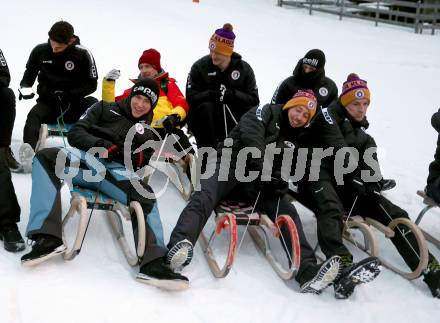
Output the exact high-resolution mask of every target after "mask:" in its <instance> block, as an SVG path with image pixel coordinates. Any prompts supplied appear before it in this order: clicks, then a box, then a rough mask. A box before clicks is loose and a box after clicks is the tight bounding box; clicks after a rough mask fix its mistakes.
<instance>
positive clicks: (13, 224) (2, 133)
mask: <svg viewBox="0 0 440 323" xmlns="http://www.w3.org/2000/svg"><path fill="white" fill-rule="evenodd" d="M10 80H11V77H10V75H9V69H8V65H7V64H6V59H5V57H4V56H3V53H2V51H1V50H0V183H1V185H0V240H3V244H4V247H5V249H6V250H7V251H11V252H16V251H21V250H24V247H25V246H24V241H23V238H22V237H21V234H20V232H19V231H18V227H17V222H19V221H20V206H19V204H18V201H17V196H16V195H15V190H14V185H13V184H12V180H11V172H10V170H9V168H15V169H17V168H18V167H19V166H20V165H18V164H17V163H16V161H15V159H14V157H13V156H12V153H11V148H10V145H11V135H12V128H13V127H14V120H15V95H14V92H12V90H11V89H10V88H9V87H8V86H9V82H10ZM13 164H15V166H14V165H13Z"/></svg>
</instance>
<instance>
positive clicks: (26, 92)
mask: <svg viewBox="0 0 440 323" xmlns="http://www.w3.org/2000/svg"><path fill="white" fill-rule="evenodd" d="M34 96H35V93H34V91H33V90H32V88H31V87H21V88H19V89H18V99H19V100H22V99H23V100H29V99H32V98H33V97H34Z"/></svg>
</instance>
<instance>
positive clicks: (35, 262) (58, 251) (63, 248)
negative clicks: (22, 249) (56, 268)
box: [21, 245, 67, 267]
mask: <svg viewBox="0 0 440 323" xmlns="http://www.w3.org/2000/svg"><path fill="white" fill-rule="evenodd" d="M66 250H67V247H66V246H65V245H61V246H59V247H57V248H56V249H55V250H53V251H52V252H51V253H48V254H47V255H44V256H41V257H39V258H35V259H29V260H24V261H23V260H22V261H21V265H22V266H23V267H34V266H36V265H38V264H41V263H42V262H45V261H46V260H48V259H50V258H53V257H55V256H56V255H60V254H63V253H64V252H66Z"/></svg>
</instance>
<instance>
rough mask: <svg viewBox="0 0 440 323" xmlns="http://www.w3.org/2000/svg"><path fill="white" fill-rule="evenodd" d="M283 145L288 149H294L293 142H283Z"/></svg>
mask: <svg viewBox="0 0 440 323" xmlns="http://www.w3.org/2000/svg"><path fill="white" fill-rule="evenodd" d="M284 144H285V145H286V146H287V147H289V148H292V149H294V148H295V145H294V144H293V142H291V141H288V140H284Z"/></svg>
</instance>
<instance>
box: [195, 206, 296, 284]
mask: <svg viewBox="0 0 440 323" xmlns="http://www.w3.org/2000/svg"><path fill="white" fill-rule="evenodd" d="M215 213H216V217H215V229H214V230H213V232H212V233H211V235H210V236H209V238H207V237H206V235H205V234H204V233H203V231H202V232H201V234H200V237H199V241H200V244H201V246H202V249H203V253H204V254H205V256H206V259H207V261H208V265H209V267H210V268H211V271H212V273H213V274H214V276H215V277H217V278H223V277H226V275H227V274H228V273H229V271H230V270H231V268H232V265H233V263H234V260H235V256H236V254H237V226H238V225H245V226H246V227H248V230H249V233H250V235H251V237H252V238H253V240H254V242H255V244H256V245H257V247H258V249H260V250H261V252H262V253H263V255H264V256H265V257H266V259H267V260H268V261H269V263H270V264H271V266H272V268H273V269H274V270H275V272H276V273H277V274H278V276H279V277H280V278H282V279H284V280H289V279H291V278H292V277H293V276H294V275H295V274H296V271H297V269H298V268H299V264H300V244H299V238H298V233H297V230H296V226H295V223H294V222H293V220H292V219H291V218H290V217H289V216H287V215H279V216H278V217H277V219H276V221H275V223H273V222H272V221H271V220H270V219H269V217H268V216H267V215H266V214H261V213H257V212H253V213H252V207H250V206H248V205H246V204H245V203H237V202H231V201H223V202H220V204H219V205H218V206H217V208H216V210H215ZM283 227H284V228H285V229H286V230H287V232H288V233H289V235H290V242H287V241H284V239H283V238H282V235H281V228H283ZM224 231H227V232H228V234H229V244H228V250H227V256H226V260H225V262H224V263H223V264H219V263H218V262H217V259H216V257H215V255H214V251H213V248H212V244H213V242H214V240H215V238H216V236H218V235H220V234H221V233H222V232H224ZM269 236H272V237H274V238H275V239H277V240H280V241H281V243H284V244H285V246H287V245H286V243H289V244H290V246H289V247H290V250H291V253H290V254H289V255H288V258H289V259H288V264H289V266H288V268H287V269H286V268H283V266H282V265H281V264H280V263H279V262H278V261H277V259H276V257H275V255H274V254H273V253H272V251H271V248H270V244H269ZM284 250H287V248H285V249H284ZM286 253H287V251H286Z"/></svg>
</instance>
